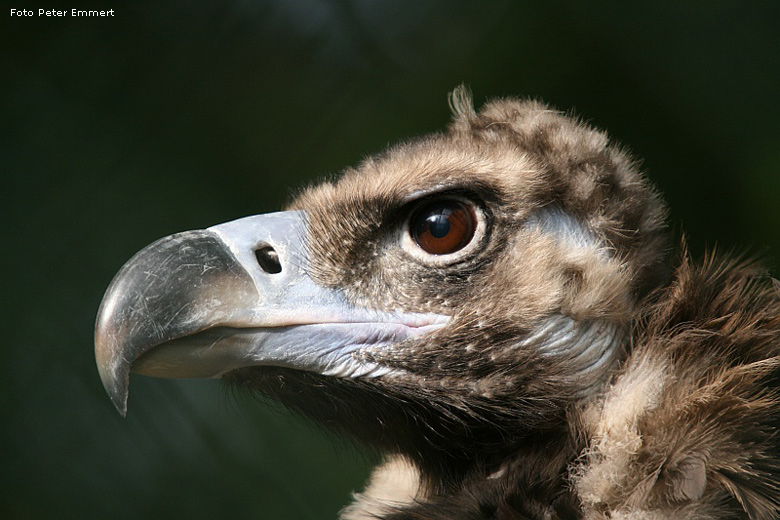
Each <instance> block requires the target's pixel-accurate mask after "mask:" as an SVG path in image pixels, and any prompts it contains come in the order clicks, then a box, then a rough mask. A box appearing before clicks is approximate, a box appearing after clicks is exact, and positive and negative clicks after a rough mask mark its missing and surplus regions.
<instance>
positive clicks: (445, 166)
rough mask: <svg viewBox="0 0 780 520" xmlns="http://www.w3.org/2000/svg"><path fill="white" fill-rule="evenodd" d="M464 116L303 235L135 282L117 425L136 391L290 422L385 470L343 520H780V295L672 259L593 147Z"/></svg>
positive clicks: (123, 337) (214, 249) (265, 227)
mask: <svg viewBox="0 0 780 520" xmlns="http://www.w3.org/2000/svg"><path fill="white" fill-rule="evenodd" d="M452 107H453V113H454V121H453V123H452V125H451V126H450V128H449V130H448V131H447V132H446V133H443V134H435V135H430V136H426V137H423V138H421V139H418V140H415V141H412V142H409V143H404V144H401V145H399V146H396V147H393V148H391V149H389V150H388V151H386V152H385V153H383V154H381V155H379V156H376V157H373V158H370V159H367V160H366V161H364V162H363V163H362V164H361V165H359V166H358V167H357V168H355V169H349V170H347V171H346V172H344V174H343V176H342V177H341V178H340V179H339V180H338V181H336V182H333V183H324V184H320V185H317V186H314V187H311V188H309V189H307V190H305V191H304V192H303V193H302V194H301V195H300V196H299V197H298V198H297V199H296V200H295V201H294V202H293V204H292V205H291V206H290V208H289V210H290V212H289V213H280V214H275V215H271V216H266V217H250V218H248V219H244V220H239V221H237V222H235V223H230V224H225V225H221V226H216V227H214V228H210V229H209V230H205V231H199V232H188V233H185V234H181V235H175V236H173V237H169V238H167V239H163V240H162V241H160V242H158V243H156V244H153V245H152V246H150V247H149V248H147V249H146V250H144V251H142V252H141V253H139V255H138V256H136V257H135V258H134V259H133V260H131V261H130V262H128V265H127V266H126V267H125V268H124V269H123V271H122V272H120V274H119V275H117V278H116V279H115V281H114V282H113V284H112V287H111V288H109V291H108V293H107V295H106V299H105V300H104V304H103V306H102V308H101V313H100V316H99V319H98V331H97V335H96V345H97V347H96V349H97V358H98V365H99V368H100V371H101V377H102V378H103V381H104V384H105V385H106V388H107V390H108V391H109V394H110V395H111V396H112V398H113V399H114V402H115V403H116V404H117V406H118V408H120V411H124V408H125V406H126V404H125V403H126V398H127V384H128V377H129V371H130V369H131V368H132V370H134V371H138V372H140V373H146V374H151V375H158V376H168V377H195V376H197V377H213V376H220V377H222V378H223V379H225V380H227V381H228V382H229V383H230V384H234V385H237V386H240V387H243V388H247V389H249V390H251V391H253V392H257V393H258V394H260V395H263V396H268V397H271V398H273V399H277V400H279V401H281V402H282V403H284V404H285V405H287V406H288V407H290V408H292V409H295V410H297V411H299V412H301V413H303V414H304V415H306V416H308V417H310V418H312V419H314V420H315V421H318V422H319V423H321V424H323V425H325V426H327V427H329V428H334V429H337V430H339V431H343V432H345V433H346V434H348V435H351V436H353V437H356V438H358V439H359V440H361V441H363V442H365V443H367V444H369V445H371V446H373V447H374V448H376V449H378V450H380V451H381V452H383V453H384V454H385V455H386V458H387V460H386V463H385V464H384V465H382V466H380V467H379V468H378V469H377V470H376V472H375V474H374V476H373V477H372V481H371V483H370V484H369V486H368V487H367V489H366V490H365V491H364V492H363V493H362V494H359V495H357V496H356V501H355V503H354V504H352V505H351V506H349V507H347V508H346V509H345V510H344V512H343V518H345V519H347V520H349V519H352V520H355V519H366V518H387V519H399V520H400V519H445V518H446V519H459V518H462V519H467V518H468V519H481V518H485V519H487V518H501V519H521V518H545V519H556V518H558V519H569V518H588V519H597V518H605V519H606V518H626V519H628V518H630V519H650V518H698V519H707V518H734V517H736V518H752V519H769V518H776V517H778V514H779V512H780V499H779V498H778V496H780V489H778V488H779V487H780V472H779V471H778V470H779V469H780V468H778V467H777V466H778V463H780V448H779V447H778V445H777V442H776V439H775V436H776V431H777V427H778V424H777V423H778V417H780V404H778V401H777V395H776V385H777V381H778V370H779V367H778V362H779V360H780V358H778V355H780V294H779V292H778V290H777V288H776V285H775V286H773V284H772V281H771V278H769V276H768V275H767V274H765V273H764V272H763V271H762V270H761V268H760V267H759V266H757V265H756V264H753V263H750V262H738V261H734V260H728V259H723V258H719V257H718V256H717V255H712V256H710V257H709V258H708V259H707V260H706V261H705V262H703V263H696V262H695V261H693V260H691V259H690V258H689V256H688V254H687V253H686V252H685V250H684V247H683V248H681V249H682V252H681V253H679V254H678V255H677V256H676V258H677V259H676V260H675V261H669V260H668V259H667V249H668V247H669V246H668V237H667V231H666V228H665V224H664V217H665V209H664V206H663V204H662V202H661V200H660V197H659V196H658V195H657V194H656V192H655V191H654V190H653V188H652V187H651V186H650V185H649V183H648V182H647V180H646V179H645V178H644V177H643V176H642V175H641V174H640V173H639V171H638V169H637V165H636V163H635V161H634V160H633V159H632V158H631V157H630V156H629V155H628V154H626V153H625V152H623V151H622V150H620V149H619V148H617V147H615V146H614V145H612V144H610V143H609V141H608V139H607V137H606V136H605V135H604V134H603V133H601V132H598V131H596V130H594V129H592V128H590V127H588V126H586V125H584V124H582V123H580V122H578V121H577V120H575V119H573V118H570V117H567V116H565V115H563V114H561V113H559V112H556V111H554V110H551V109H550V108H548V107H546V106H545V105H542V104H540V103H537V102H533V101H520V100H515V99H508V100H498V101H492V102H490V103H488V104H487V105H486V106H485V107H484V108H483V109H482V110H481V111H480V112H479V113H476V112H475V111H474V109H473V108H472V106H471V101H470V99H469V97H468V94H467V92H466V91H465V90H464V89H457V90H456V91H455V93H454V94H453V96H452ZM171 287H173V289H172V288H171ZM410 313H412V314H410Z"/></svg>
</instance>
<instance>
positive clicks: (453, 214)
mask: <svg viewBox="0 0 780 520" xmlns="http://www.w3.org/2000/svg"><path fill="white" fill-rule="evenodd" d="M476 227H477V219H476V216H475V215H474V212H473V211H472V210H471V209H470V208H469V207H468V206H466V205H465V204H462V203H460V202H458V201H454V200H445V201H436V202H432V203H430V204H427V205H425V206H423V207H422V208H420V209H419V210H418V211H417V212H416V213H415V214H414V215H413V216H412V219H411V221H410V222H409V232H410V233H411V235H412V238H414V241H415V242H417V244H418V245H419V246H420V247H421V248H422V249H423V250H424V251H425V252H427V253H430V254H432V255H448V254H450V253H454V252H455V251H458V250H460V249H463V248H464V247H466V245H467V244H468V243H469V242H471V239H472V238H474V231H475V229H476Z"/></svg>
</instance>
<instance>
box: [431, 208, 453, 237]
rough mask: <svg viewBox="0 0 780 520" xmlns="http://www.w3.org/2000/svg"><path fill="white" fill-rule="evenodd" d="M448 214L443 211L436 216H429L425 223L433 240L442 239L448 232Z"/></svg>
mask: <svg viewBox="0 0 780 520" xmlns="http://www.w3.org/2000/svg"><path fill="white" fill-rule="evenodd" d="M449 217H450V212H449V211H446V210H443V211H442V212H441V213H439V214H438V215H431V216H430V217H428V219H427V220H426V221H425V224H427V225H428V229H429V230H430V232H431V235H433V237H434V238H444V237H446V236H447V234H448V233H449V232H450V227H451V226H450V221H449Z"/></svg>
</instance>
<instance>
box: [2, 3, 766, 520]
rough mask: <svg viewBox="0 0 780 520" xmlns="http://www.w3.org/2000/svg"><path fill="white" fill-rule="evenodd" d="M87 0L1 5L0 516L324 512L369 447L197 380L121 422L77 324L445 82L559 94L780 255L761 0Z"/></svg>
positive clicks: (413, 115) (710, 223)
mask: <svg viewBox="0 0 780 520" xmlns="http://www.w3.org/2000/svg"><path fill="white" fill-rule="evenodd" d="M100 5H101V4H95V3H90V2H89V1H86V2H78V1H75V0H74V3H72V4H67V5H63V7H64V8H66V9H71V8H74V7H75V8H79V9H86V8H89V7H93V8H94V7H98V6H100ZM651 5H652V7H651ZM18 7H24V6H22V5H20V6H18ZM27 7H30V6H29V5H28V6H27ZM32 7H33V8H35V9H37V8H39V7H45V8H51V7H54V6H53V5H52V4H45V3H39V4H35V3H33V4H32ZM102 8H105V9H109V8H112V9H114V10H115V13H116V16H115V17H114V18H82V19H73V18H70V17H68V18H39V17H34V18H11V17H10V16H8V12H9V11H8V9H6V12H5V13H6V14H5V18H4V20H3V22H2V31H0V33H1V34H0V41H2V69H3V73H4V78H5V79H4V80H3V82H2V113H1V114H0V117H1V118H2V145H1V146H2V149H1V150H0V164H1V165H2V170H1V171H2V226H3V235H2V236H3V238H4V240H3V245H2V266H3V269H2V281H3V282H2V283H3V286H2V291H0V294H2V297H3V298H2V308H0V311H1V314H2V317H3V320H4V325H3V332H4V339H5V340H4V341H3V344H2V348H0V381H2V382H1V383H0V392H1V393H0V414H2V415H1V416H0V426H1V427H2V436H1V437H0V442H1V443H2V444H1V445H2V455H0V457H1V459H0V460H2V462H0V468H1V470H2V479H3V481H2V483H0V517H2V518H109V517H117V518H179V517H196V518H220V517H222V518H229V517H243V518H268V519H287V518H290V519H324V518H333V517H334V516H335V514H336V511H337V510H338V509H339V507H340V506H342V505H343V504H344V503H346V502H347V501H348V497H349V493H350V491H351V490H354V489H358V488H359V486H360V484H361V482H362V481H363V479H364V478H365V476H366V475H367V473H368V469H367V468H368V466H369V463H370V462H371V461H372V459H373V457H372V456H371V455H370V454H362V453H360V452H359V451H358V450H355V449H354V448H352V447H350V446H349V445H348V444H347V443H346V442H343V441H341V440H338V439H334V438H332V437H328V436H326V435H324V434H322V433H321V432H319V431H317V430H315V429H313V428H311V427H310V426H309V425H308V424H307V423H306V422H305V421H302V420H298V419H296V418H292V417H290V416H289V415H288V414H287V413H286V412H284V411H282V410H279V409H272V408H270V407H269V406H267V405H263V404H260V403H257V402H255V401H253V400H251V399H249V398H245V397H241V396H238V397H234V396H232V394H231V393H230V392H229V391H226V390H225V389H224V388H222V387H221V386H220V385H219V384H218V383H216V382H211V381H205V382H204V381H195V382H186V381H185V382H177V381H168V380H153V379H145V378H142V377H137V378H134V380H133V384H132V387H131V389H132V391H131V395H130V411H129V415H128V417H127V419H121V418H120V417H119V416H118V414H117V413H116V412H115V411H114V410H113V408H112V406H111V404H110V402H109V400H108V398H107V397H106V395H104V392H103V389H102V387H101V385H100V381H99V379H98V375H97V372H96V370H95V366H94V361H93V357H92V328H93V322H94V316H95V313H96V310H97V307H98V304H99V302H100V298H101V295H102V292H103V290H104V289H105V287H106V286H107V285H108V283H109V281H110V280H111V277H112V276H113V274H114V273H115V272H116V271H117V270H118V269H119V267H120V266H121V265H122V263H123V262H124V261H125V260H127V259H128V258H129V257H130V256H131V255H132V254H133V253H134V252H135V251H137V250H138V249H140V248H141V247H143V246H144V245H146V244H147V243H149V242H151V241H153V240H155V239H157V238H159V237H161V236H163V235H167V234H170V233H173V232H176V231H180V230H185V229H192V228H200V227H205V226H208V225H211V224H215V223H219V222H223V221H227V220H231V219H234V218H237V217H241V216H245V215H249V214H254V213H259V212H265V211H271V210H274V209H277V208H279V207H280V206H281V205H282V204H283V203H284V202H285V201H286V200H289V198H290V197H291V196H292V194H294V192H295V190H296V187H300V186H302V185H304V184H306V183H309V182H312V181H314V180H315V179H317V178H321V177H322V176H325V175H329V174H332V173H336V172H338V171H339V170H340V169H341V168H343V167H344V166H347V165H350V164H354V163H355V162H357V161H358V160H360V159H361V157H363V156H365V155H367V154H370V153H373V152H376V151H379V150H381V149H383V148H384V147H385V146H386V145H387V144H388V143H391V142H394V141H396V140H399V139H404V138H408V137H411V136H414V135H418V134H422V133H426V132H430V131H435V130H439V129H441V128H442V127H443V126H444V125H446V124H447V122H448V118H449V115H448V111H447V105H446V94H447V92H448V91H449V90H451V89H452V88H453V87H455V86H456V85H458V84H459V83H461V82H465V83H467V84H468V85H470V86H471V88H472V89H473V91H474V95H475V101H476V102H477V104H480V103H482V102H483V101H484V100H485V99H486V98H488V97H491V96H507V95H523V96H535V97H540V98H543V99H545V100H547V101H548V102H550V103H552V104H554V105H556V106H557V107H560V108H563V109H569V108H574V109H575V110H576V111H577V112H578V113H579V114H581V115H582V116H583V117H584V118H586V119H588V120H590V121H592V122H593V123H594V124H596V125H598V126H600V127H604V128H607V129H608V130H609V131H610V133H611V135H612V136H613V137H614V138H615V139H617V140H619V141H620V142H622V143H624V144H625V145H626V146H628V147H630V148H631V149H632V150H633V151H634V152H636V153H637V154H638V155H639V156H641V157H643V158H644V165H645V168H646V169H647V170H648V171H649V173H650V176H651V177H652V179H653V180H654V182H655V183H656V184H657V185H658V186H659V188H660V189H661V190H662V191H663V192H665V194H666V196H667V199H668V200H669V202H670V204H671V207H672V213H671V223H672V225H673V228H674V229H675V230H676V231H677V232H679V231H680V230H684V231H685V232H686V233H687V234H688V235H689V237H690V242H691V244H692V247H693V249H694V251H695V252H697V254H699V253H701V252H702V251H703V250H704V245H705V244H711V245H712V244H718V245H719V247H724V248H729V247H742V246H745V247H748V248H750V250H751V251H752V252H754V253H759V254H765V255H766V256H767V257H768V259H769V263H770V265H771V266H772V269H773V271H774V272H775V273H777V272H778V266H780V263H778V259H780V204H779V202H780V117H779V116H780V58H778V56H780V29H778V28H779V27H780V3H778V2H776V1H767V2H725V1H715V0H713V1H706V2H704V1H690V2H668V3H666V5H664V6H662V5H661V3H660V2H657V3H650V2H636V3H634V2H623V1H621V2H617V1H616V2H613V3H607V2H583V1H581V0H572V1H546V2H535V3H533V4H531V3H526V2H511V1H509V0H498V1H485V2H472V3H464V2H453V1H444V0H443V1H438V2H436V1H429V2H401V1H392V2H391V1H385V2H382V1H377V0H373V1H367V0H362V1H360V0H352V1H348V0H342V1H338V0H333V1H320V2H317V1H314V0H294V1H290V0H286V1H284V0H278V1H259V0H258V1H253V0H244V1H216V0H213V1H210V2H186V1H183V0H181V1H175V2H165V3H163V2H160V3H157V4H151V3H149V4H143V3H138V2H123V1H119V0H117V1H116V2H113V3H103V4H102Z"/></svg>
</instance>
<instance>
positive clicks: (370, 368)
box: [95, 211, 448, 415]
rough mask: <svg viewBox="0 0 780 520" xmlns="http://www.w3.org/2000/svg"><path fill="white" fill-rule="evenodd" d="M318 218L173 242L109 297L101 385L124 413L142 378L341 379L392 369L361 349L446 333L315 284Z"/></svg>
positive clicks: (277, 217)
mask: <svg viewBox="0 0 780 520" xmlns="http://www.w3.org/2000/svg"><path fill="white" fill-rule="evenodd" d="M306 233H307V225H306V215H305V212H302V211H287V212H280V213H271V214H267V215H257V216H253V217H247V218H243V219H239V220H236V221H233V222H228V223H226V224H221V225H218V226H214V227H211V228H208V229H206V230H197V231H186V232H183V233H178V234H175V235H171V236H169V237H166V238H163V239H161V240H158V241H157V242H154V243H153V244H151V245H149V246H147V247H146V248H144V249H143V250H141V251H140V252H139V253H137V254H136V255H135V256H134V257H133V258H131V259H130V260H129V261H128V262H127V263H126V264H125V265H124V267H122V269H121V270H120V271H119V273H118V274H117V275H116V277H115V278H114V280H113V281H112V282H111V285H110V286H109V288H108V290H107V291H106V294H105V296H104V297H103V301H102V303H101V305H100V310H99V312H98V317H97V324H96V330H95V358H96V361H97V366H98V371H99V372H100V378H101V380H102V381H103V386H104V387H105V389H106V391H107V392H108V395H109V396H110V397H111V400H112V401H113V403H114V405H115V406H116V408H117V410H118V411H119V413H120V414H122V415H125V413H126V411H127V396H128V388H129V384H130V372H135V373H139V374H144V375H151V376H157V377H173V378H188V377H197V378H203V377H220V376H221V375H222V374H225V373H226V372H229V371H231V370H235V369H238V368H243V367H248V366H261V365H270V366H283V367H290V368H296V369H299V370H307V371H312V372H317V373H319V374H323V375H329V376H335V377H377V376H380V375H384V374H387V373H388V372H390V370H389V369H388V368H387V367H383V366H379V365H376V364H375V363H372V362H369V361H365V360H364V359H363V358H362V357H361V356H359V354H360V352H361V351H363V350H365V349H369V348H387V347H388V346H389V345H392V344H394V343H398V342H401V341H405V340H409V339H412V338H415V337H417V336H419V335H421V334H424V333H427V332H431V331H433V330H436V329H438V328H440V327H442V326H443V325H444V324H445V323H446V322H447V320H448V318H447V317H446V316H441V315H433V314H415V313H404V312H383V311H376V310H371V309H365V308H361V307H357V306H355V305H353V304H351V303H350V302H349V301H348V300H347V299H346V297H345V295H344V294H343V293H342V292H341V291H340V290H338V289H334V288H329V287H324V286H321V285H318V284H317V283H316V282H315V281H314V280H313V279H312V278H311V277H310V276H309V273H310V272H311V264H310V262H309V258H308V255H307V253H306V247H305V240H306Z"/></svg>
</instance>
